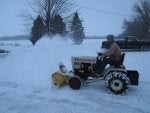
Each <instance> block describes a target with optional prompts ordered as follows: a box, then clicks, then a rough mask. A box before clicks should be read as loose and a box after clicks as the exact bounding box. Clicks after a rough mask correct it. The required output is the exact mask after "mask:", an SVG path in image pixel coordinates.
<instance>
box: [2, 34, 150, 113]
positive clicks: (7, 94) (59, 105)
mask: <svg viewBox="0 0 150 113" xmlns="http://www.w3.org/2000/svg"><path fill="white" fill-rule="evenodd" d="M101 41H102V40H100V39H93V40H90V39H89V40H84V42H83V44H82V45H73V44H72V42H71V41H69V40H65V41H64V40H62V37H59V36H58V37H55V38H54V39H53V40H51V39H49V38H47V37H44V38H42V39H41V40H40V41H39V42H38V43H37V44H36V46H32V44H31V43H30V42H29V41H25V40H24V41H0V49H5V50H9V51H11V52H10V53H9V54H0V113H150V107H149V106H150V88H149V86H150V75H149V73H150V68H149V66H150V63H149V58H150V52H138V51H136V52H126V56H125V61H124V64H125V66H126V68H127V69H134V70H138V71H139V73H140V81H139V82H140V84H139V86H138V87H137V86H131V87H130V88H129V91H128V92H127V94H125V95H123V96H120V95H112V94H109V93H107V92H106V91H105V90H106V89H105V85H104V81H97V82H95V83H91V84H85V85H84V86H82V87H81V89H80V90H75V91H74V90H72V89H70V87H69V86H64V87H62V88H61V89H55V88H53V87H52V85H51V74H52V73H53V72H55V71H57V70H58V64H59V63H60V62H63V63H64V64H65V65H66V68H67V69H68V70H71V59H70V58H71V56H81V55H82V56H96V52H97V51H103V50H102V49H101V48H100V47H101Z"/></svg>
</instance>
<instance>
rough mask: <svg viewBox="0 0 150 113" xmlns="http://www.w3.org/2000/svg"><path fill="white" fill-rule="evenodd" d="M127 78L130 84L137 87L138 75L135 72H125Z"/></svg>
mask: <svg viewBox="0 0 150 113" xmlns="http://www.w3.org/2000/svg"><path fill="white" fill-rule="evenodd" d="M127 76H128V77H129V79H130V84H131V85H135V86H137V85H138V84H139V73H138V71H136V70H127Z"/></svg>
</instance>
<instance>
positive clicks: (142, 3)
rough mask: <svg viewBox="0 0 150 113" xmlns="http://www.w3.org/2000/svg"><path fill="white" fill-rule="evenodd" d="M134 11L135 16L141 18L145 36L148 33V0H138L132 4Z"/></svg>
mask: <svg viewBox="0 0 150 113" xmlns="http://www.w3.org/2000/svg"><path fill="white" fill-rule="evenodd" d="M134 12H135V13H136V16H137V18H140V19H141V20H142V25H143V30H144V34H145V37H146V38H148V37H149V35H150V0H139V2H137V3H135V5H134Z"/></svg>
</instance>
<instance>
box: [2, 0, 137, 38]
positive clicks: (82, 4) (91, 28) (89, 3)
mask: <svg viewBox="0 0 150 113" xmlns="http://www.w3.org/2000/svg"><path fill="white" fill-rule="evenodd" d="M76 1H77V4H78V5H79V6H78V10H79V13H80V18H81V19H82V20H83V26H84V27H85V34H86V35H90V36H93V35H94V36H95V35H107V34H114V35H117V34H119V33H121V31H122V24H123V20H124V19H125V18H126V19H130V17H131V16H130V15H132V14H133V11H132V8H133V5H134V3H135V1H138V0H76ZM27 6H28V5H27V3H26V2H25V0H0V15H1V16H0V36H12V35H21V34H25V31H24V29H25V26H24V24H23V23H24V20H23V18H21V17H19V14H20V13H21V12H22V11H23V10H28V8H27ZM117 14H120V15H117ZM124 15H125V16H124ZM126 15H127V16H126ZM128 15H129V16H128ZM8 25H9V26H8Z"/></svg>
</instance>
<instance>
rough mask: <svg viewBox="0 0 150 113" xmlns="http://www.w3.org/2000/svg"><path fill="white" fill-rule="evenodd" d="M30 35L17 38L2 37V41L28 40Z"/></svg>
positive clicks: (0, 38)
mask: <svg viewBox="0 0 150 113" xmlns="http://www.w3.org/2000/svg"><path fill="white" fill-rule="evenodd" d="M29 38H30V36H29V35H17V36H3V37H0V40H28V39H29Z"/></svg>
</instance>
